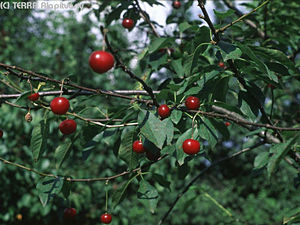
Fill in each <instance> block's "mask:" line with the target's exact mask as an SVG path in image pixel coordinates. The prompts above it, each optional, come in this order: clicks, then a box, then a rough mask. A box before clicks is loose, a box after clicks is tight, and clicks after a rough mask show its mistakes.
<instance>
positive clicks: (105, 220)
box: [101, 213, 112, 224]
mask: <svg viewBox="0 0 300 225" xmlns="http://www.w3.org/2000/svg"><path fill="white" fill-rule="evenodd" d="M111 220H112V217H111V215H110V214H109V213H104V214H102V215H101V222H102V223H105V224H109V223H110V222H111Z"/></svg>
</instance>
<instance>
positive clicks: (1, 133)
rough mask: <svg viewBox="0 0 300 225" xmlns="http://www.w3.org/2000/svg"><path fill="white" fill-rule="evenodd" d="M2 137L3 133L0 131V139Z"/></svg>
mask: <svg viewBox="0 0 300 225" xmlns="http://www.w3.org/2000/svg"><path fill="white" fill-rule="evenodd" d="M2 137H3V131H2V130H0V138H2Z"/></svg>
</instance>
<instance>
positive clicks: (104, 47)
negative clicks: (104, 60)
mask: <svg viewBox="0 0 300 225" xmlns="http://www.w3.org/2000/svg"><path fill="white" fill-rule="evenodd" d="M105 38H106V29H103V40H102V51H105V49H106V42H105Z"/></svg>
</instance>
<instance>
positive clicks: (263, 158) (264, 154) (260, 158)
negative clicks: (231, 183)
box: [254, 152, 269, 169]
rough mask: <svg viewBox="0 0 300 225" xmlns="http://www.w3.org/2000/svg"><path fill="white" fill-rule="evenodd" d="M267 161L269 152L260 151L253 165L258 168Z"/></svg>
mask: <svg viewBox="0 0 300 225" xmlns="http://www.w3.org/2000/svg"><path fill="white" fill-rule="evenodd" d="M268 161H269V152H261V153H259V154H258V155H257V156H256V157H255V159H254V167H255V168H257V169H259V168H262V167H264V166H265V165H267V163H268Z"/></svg>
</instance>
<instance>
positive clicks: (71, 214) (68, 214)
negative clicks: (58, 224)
mask: <svg viewBox="0 0 300 225" xmlns="http://www.w3.org/2000/svg"><path fill="white" fill-rule="evenodd" d="M75 216H76V209H74V208H65V210H64V218H65V219H67V220H72V219H74V218H75Z"/></svg>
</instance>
